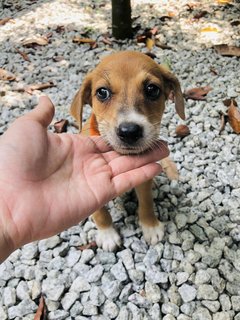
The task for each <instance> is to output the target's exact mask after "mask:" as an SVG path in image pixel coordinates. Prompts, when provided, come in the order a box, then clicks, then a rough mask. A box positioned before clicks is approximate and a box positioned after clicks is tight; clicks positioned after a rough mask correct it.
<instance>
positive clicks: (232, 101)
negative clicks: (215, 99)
mask: <svg viewBox="0 0 240 320" xmlns="http://www.w3.org/2000/svg"><path fill="white" fill-rule="evenodd" d="M232 103H233V105H234V106H235V107H237V102H236V100H234V99H225V100H223V104H224V105H225V106H226V107H230V105H231V104H232Z"/></svg>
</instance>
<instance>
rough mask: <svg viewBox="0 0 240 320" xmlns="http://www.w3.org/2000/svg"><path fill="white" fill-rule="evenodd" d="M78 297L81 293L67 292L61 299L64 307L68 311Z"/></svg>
mask: <svg viewBox="0 0 240 320" xmlns="http://www.w3.org/2000/svg"><path fill="white" fill-rule="evenodd" d="M78 298H79V293H76V292H67V293H66V294H65V295H64V296H63V298H62V300H61V305H62V307H63V309H64V310H66V311H68V310H69V309H70V308H71V306H72V305H73V304H74V303H75V301H76V300H77V299H78Z"/></svg>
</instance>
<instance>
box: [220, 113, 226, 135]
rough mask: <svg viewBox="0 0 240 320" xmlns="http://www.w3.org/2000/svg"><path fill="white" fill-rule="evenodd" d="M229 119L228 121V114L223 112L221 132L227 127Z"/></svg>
mask: <svg viewBox="0 0 240 320" xmlns="http://www.w3.org/2000/svg"><path fill="white" fill-rule="evenodd" d="M227 121H228V116H227V115H226V114H224V113H221V124H220V129H219V134H220V133H221V132H222V131H223V130H224V129H225V126H226V123H227Z"/></svg>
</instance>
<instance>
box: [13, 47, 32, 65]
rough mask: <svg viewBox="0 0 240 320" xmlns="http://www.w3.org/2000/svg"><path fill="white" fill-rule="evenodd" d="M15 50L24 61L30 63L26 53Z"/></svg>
mask: <svg viewBox="0 0 240 320" xmlns="http://www.w3.org/2000/svg"><path fill="white" fill-rule="evenodd" d="M15 50H16V51H17V52H18V53H19V54H20V55H21V56H22V57H23V59H24V60H25V61H28V62H30V59H29V58H28V55H27V53H26V52H24V51H21V50H19V49H18V48H15Z"/></svg>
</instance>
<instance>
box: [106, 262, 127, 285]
mask: <svg viewBox="0 0 240 320" xmlns="http://www.w3.org/2000/svg"><path fill="white" fill-rule="evenodd" d="M110 271H111V273H112V274H113V275H114V277H115V279H116V280H119V281H121V282H122V281H126V280H127V278H128V275H127V272H126V270H125V268H124V266H123V263H122V261H121V260H119V261H118V262H117V263H116V264H114V265H113V266H112V268H111V270H110Z"/></svg>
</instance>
